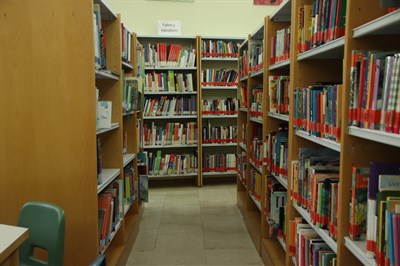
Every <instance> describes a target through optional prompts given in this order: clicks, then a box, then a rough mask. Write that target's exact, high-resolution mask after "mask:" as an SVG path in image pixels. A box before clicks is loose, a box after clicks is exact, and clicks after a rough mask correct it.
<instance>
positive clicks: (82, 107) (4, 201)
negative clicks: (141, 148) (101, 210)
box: [0, 0, 142, 265]
mask: <svg viewBox="0 0 400 266" xmlns="http://www.w3.org/2000/svg"><path fill="white" fill-rule="evenodd" d="M94 3H95V4H99V5H100V11H101V14H102V18H103V20H104V31H105V34H106V38H107V47H106V49H107V50H106V59H107V60H106V61H107V68H106V69H105V70H95V63H94V58H93V57H94V55H95V51H94V50H95V49H94V27H93V23H94V20H93V12H94V5H93V2H92V1H78V2H77V1H74V2H68V1H67V2H66V1H63V2H61V3H57V5H48V4H45V3H43V2H36V3H34V4H32V5H31V4H30V5H26V2H25V1H22V2H21V1H17V2H15V1H3V2H2V4H1V5H0V11H1V13H2V14H3V15H4V16H2V18H1V22H0V23H1V25H2V30H3V33H2V35H1V37H0V39H1V42H2V43H3V42H4V44H5V45H4V46H3V47H2V48H3V49H2V50H1V52H0V54H1V58H2V65H3V64H4V66H5V65H13V64H15V67H13V68H8V67H1V70H0V71H1V75H0V76H1V78H0V83H1V87H2V88H4V90H3V89H2V91H1V95H2V97H0V98H1V100H0V101H1V106H2V107H1V110H2V111H1V114H0V120H1V128H2V130H1V138H0V142H1V145H0V147H1V148H0V149H1V154H2V155H5V154H7V156H6V157H4V156H2V159H1V160H0V164H1V167H0V169H1V170H0V171H1V176H2V178H1V181H0V184H1V185H0V187H1V192H0V198H1V200H0V202H1V212H0V221H1V223H5V224H17V221H18V216H19V211H20V208H21V207H22V205H23V204H25V203H26V202H28V201H46V202H52V203H55V204H57V205H59V206H60V207H62V208H63V209H64V211H65V216H66V228H67V231H68V233H67V234H66V236H65V250H64V263H65V264H66V265H89V264H90V263H91V262H92V261H94V259H95V258H96V257H97V256H98V255H99V254H100V253H104V254H105V255H106V257H107V262H108V263H109V264H125V262H126V259H127V256H128V255H129V252H130V250H131V248H132V246H133V243H134V241H135V238H136V235H137V231H138V226H139V220H140V215H141V210H142V209H141V207H140V205H139V203H138V202H137V201H135V202H133V203H132V204H131V206H130V207H129V209H128V206H127V205H125V204H124V206H126V207H127V208H126V209H125V208H124V207H122V210H121V211H122V213H123V215H122V217H121V219H120V220H119V221H117V222H116V224H115V228H114V230H113V232H112V233H111V234H110V243H109V244H107V245H106V247H105V248H104V249H103V250H100V249H99V237H98V195H99V193H100V194H101V193H103V192H104V191H105V190H107V188H106V187H107V186H108V184H111V183H112V182H114V181H116V180H121V179H122V171H123V167H124V158H123V151H122V150H123V130H125V128H126V127H128V124H129V123H125V122H124V119H125V118H123V114H122V106H121V104H122V103H121V99H122V96H121V87H122V69H123V67H124V69H125V70H126V71H128V69H130V67H129V66H123V64H122V59H121V52H122V51H121V37H120V36H121V17H120V16H119V15H117V14H115V13H113V12H112V10H111V9H110V8H109V7H108V6H107V4H106V3H105V2H103V1H101V0H96V1H94ZM50 21H51V23H50ZM66 24H68V27H65V25H66ZM15 32H19V34H15ZM54 38H56V39H57V42H54ZM6 40H7V41H6ZM8 41H11V42H10V43H9V42H8ZM11 43H12V45H11ZM27 44H29V45H28V46H27ZM27 47H29V48H27ZM11 51H12V52H11ZM32 54H35V55H36V56H34V57H32ZM132 58H135V55H133V54H132ZM131 62H132V61H131ZM131 66H132V67H134V66H135V63H133V64H131ZM131 71H132V70H131ZM15 73H25V74H24V77H23V78H22V77H18V78H17V77H16V76H15ZM71 77H73V78H71ZM28 80H29V86H26V82H27V81H28ZM95 87H97V88H98V89H99V96H100V99H101V100H108V101H111V102H112V104H113V108H112V111H113V112H112V117H111V121H112V123H114V124H113V125H115V126H112V127H111V128H110V130H99V131H97V130H96V108H95V106H96V93H95ZM6 99H7V102H6ZM13 99H15V101H14V100H13ZM16 99H18V101H17V100H16ZM32 104H34V105H35V106H36V108H35V112H32V110H31V107H32ZM16 114H18V115H17V116H15V115H16ZM132 115H133V114H131V115H127V117H129V116H132ZM124 117H125V116H124ZM27 128H29V130H27ZM97 137H100V138H101V148H102V159H103V160H102V168H103V175H102V182H101V184H99V185H97V170H96V169H97V166H96V157H97V156H96V138H97ZM135 145H136V144H135V143H131V146H135ZM129 154H130V155H129V157H126V158H125V159H126V160H125V163H128V161H131V162H134V161H135V151H134V150H132V151H129ZM3 157H4V158H3ZM21 162H24V163H23V165H24V166H23V167H21ZM26 169H29V173H28V171H27V170H26ZM16 195H17V196H16Z"/></svg>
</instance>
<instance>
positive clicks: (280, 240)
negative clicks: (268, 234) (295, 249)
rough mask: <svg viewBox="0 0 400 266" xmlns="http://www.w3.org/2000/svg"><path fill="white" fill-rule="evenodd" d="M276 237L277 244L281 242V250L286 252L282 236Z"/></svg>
mask: <svg viewBox="0 0 400 266" xmlns="http://www.w3.org/2000/svg"><path fill="white" fill-rule="evenodd" d="M276 239H278V242H279V244H281V246H282V248H283V250H284V251H285V252H286V243H285V241H283V237H282V236H277V237H276Z"/></svg>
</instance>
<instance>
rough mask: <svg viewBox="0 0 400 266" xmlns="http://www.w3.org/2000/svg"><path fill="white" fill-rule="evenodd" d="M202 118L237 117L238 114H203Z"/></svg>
mask: <svg viewBox="0 0 400 266" xmlns="http://www.w3.org/2000/svg"><path fill="white" fill-rule="evenodd" d="M201 118H224V119H225V118H237V115H202V116H201Z"/></svg>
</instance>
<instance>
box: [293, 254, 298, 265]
mask: <svg viewBox="0 0 400 266" xmlns="http://www.w3.org/2000/svg"><path fill="white" fill-rule="evenodd" d="M292 262H293V265H294V266H297V262H296V258H295V257H294V256H292Z"/></svg>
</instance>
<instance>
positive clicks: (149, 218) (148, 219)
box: [140, 209, 162, 229]
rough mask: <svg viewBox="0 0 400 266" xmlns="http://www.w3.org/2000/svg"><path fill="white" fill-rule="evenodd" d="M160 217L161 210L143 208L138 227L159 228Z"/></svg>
mask: <svg viewBox="0 0 400 266" xmlns="http://www.w3.org/2000/svg"><path fill="white" fill-rule="evenodd" d="M161 217H162V212H161V211H156V212H152V211H148V210H146V209H145V210H144V213H143V215H142V219H141V220H140V229H149V228H153V229H157V228H159V227H160V222H161Z"/></svg>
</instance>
